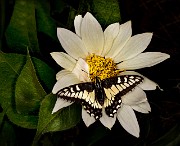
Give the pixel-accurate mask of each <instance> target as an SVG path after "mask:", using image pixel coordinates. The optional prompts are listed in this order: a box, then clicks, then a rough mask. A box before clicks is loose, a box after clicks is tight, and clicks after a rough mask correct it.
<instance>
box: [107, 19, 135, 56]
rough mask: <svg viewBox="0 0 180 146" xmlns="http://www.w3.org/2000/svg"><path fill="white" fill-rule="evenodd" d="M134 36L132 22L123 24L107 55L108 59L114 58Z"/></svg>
mask: <svg viewBox="0 0 180 146" xmlns="http://www.w3.org/2000/svg"><path fill="white" fill-rule="evenodd" d="M131 35H132V29H131V21H128V22H126V23H124V24H121V25H120V27H119V33H118V35H117V37H116V39H115V40H114V43H113V46H112V48H111V49H110V50H109V52H108V53H107V54H106V56H107V57H111V58H114V57H115V56H116V55H117V54H118V53H119V52H120V51H121V49H122V48H123V47H124V45H125V44H126V43H127V42H128V40H129V39H130V37H131Z"/></svg>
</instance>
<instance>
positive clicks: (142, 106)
mask: <svg viewBox="0 0 180 146" xmlns="http://www.w3.org/2000/svg"><path fill="white" fill-rule="evenodd" d="M131 107H132V108H133V109H134V110H136V111H138V112H141V113H149V112H150V111H151V107H150V105H149V103H148V102H147V101H146V102H142V103H139V104H137V105H131Z"/></svg>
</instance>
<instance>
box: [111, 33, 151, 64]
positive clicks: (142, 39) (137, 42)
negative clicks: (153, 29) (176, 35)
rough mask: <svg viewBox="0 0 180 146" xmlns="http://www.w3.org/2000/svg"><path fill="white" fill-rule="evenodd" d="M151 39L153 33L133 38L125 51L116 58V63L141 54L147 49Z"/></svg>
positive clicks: (124, 48) (125, 47)
mask: <svg viewBox="0 0 180 146" xmlns="http://www.w3.org/2000/svg"><path fill="white" fill-rule="evenodd" d="M151 38H152V33H142V34H138V35H135V36H133V37H131V38H130V39H129V41H128V42H127V43H126V45H125V46H124V47H123V49H122V50H121V51H120V52H119V53H118V55H117V56H116V57H115V58H114V62H116V63H118V62H121V61H124V60H127V59H130V58H133V57H135V56H136V55H138V54H140V53H141V52H143V51H144V50H145V49H146V48H147V46H148V45H149V43H150V41H151Z"/></svg>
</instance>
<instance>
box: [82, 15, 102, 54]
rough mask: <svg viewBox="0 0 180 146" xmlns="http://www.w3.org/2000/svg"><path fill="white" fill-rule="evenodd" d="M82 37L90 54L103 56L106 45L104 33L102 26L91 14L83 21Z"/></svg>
mask: <svg viewBox="0 0 180 146" xmlns="http://www.w3.org/2000/svg"><path fill="white" fill-rule="evenodd" d="M81 37H82V40H83V42H84V44H85V45H86V48H87V50H88V52H89V53H96V54H97V55H100V54H101V52H102V50H103V45H104V33H103V30H102V28H101V25H100V24H99V23H98V21H97V20H96V19H95V18H94V17H93V16H92V14H90V13H89V12H87V13H86V15H85V16H84V18H83V20H82V24H81Z"/></svg>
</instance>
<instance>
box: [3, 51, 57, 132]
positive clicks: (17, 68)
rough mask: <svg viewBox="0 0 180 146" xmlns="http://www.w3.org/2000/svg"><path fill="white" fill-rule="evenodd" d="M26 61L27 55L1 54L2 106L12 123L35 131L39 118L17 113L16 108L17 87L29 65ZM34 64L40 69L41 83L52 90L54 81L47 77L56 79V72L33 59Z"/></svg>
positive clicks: (38, 71)
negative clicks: (20, 77)
mask: <svg viewBox="0 0 180 146" xmlns="http://www.w3.org/2000/svg"><path fill="white" fill-rule="evenodd" d="M26 59H27V57H26V56H25V55H18V54H5V53H0V68H1V70H0V83H1V84H0V104H1V106H2V108H3V110H5V111H7V112H6V114H7V116H8V118H9V119H10V121H11V122H13V123H14V124H16V125H18V126H21V127H24V128H30V129H34V128H36V127H37V121H38V116H37V115H29V114H20V113H17V111H16V107H15V85H16V81H17V78H18V77H19V76H20V73H21V71H22V69H23V67H24V66H25V64H26V63H27V60H26ZM33 63H34V64H35V68H38V70H36V71H37V72H36V73H37V75H38V78H39V79H40V81H42V82H43V83H49V84H48V85H47V86H48V88H52V85H53V83H54V80H51V77H50V78H47V76H53V77H54V78H55V73H54V71H53V70H52V69H51V68H50V67H49V66H48V65H46V64H45V63H44V62H42V61H40V60H39V59H36V58H33ZM42 70H45V71H42ZM45 74H46V75H45ZM51 82H53V83H51ZM28 90H31V89H28Z"/></svg>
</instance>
